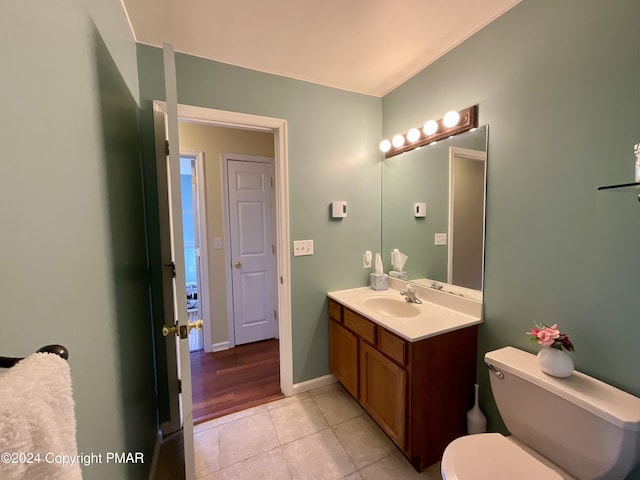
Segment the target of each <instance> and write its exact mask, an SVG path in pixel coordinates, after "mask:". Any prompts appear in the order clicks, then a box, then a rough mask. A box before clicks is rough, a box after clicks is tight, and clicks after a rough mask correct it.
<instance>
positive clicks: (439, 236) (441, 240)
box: [433, 233, 447, 245]
mask: <svg viewBox="0 0 640 480" xmlns="http://www.w3.org/2000/svg"><path fill="white" fill-rule="evenodd" d="M434 237H435V238H434V242H433V244H434V245H446V244H447V234H446V233H436V234H435V235H434Z"/></svg>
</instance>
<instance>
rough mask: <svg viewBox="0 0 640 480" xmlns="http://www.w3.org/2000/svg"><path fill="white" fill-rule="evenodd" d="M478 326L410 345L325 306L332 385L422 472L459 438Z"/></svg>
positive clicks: (342, 309)
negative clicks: (339, 387)
mask: <svg viewBox="0 0 640 480" xmlns="http://www.w3.org/2000/svg"><path fill="white" fill-rule="evenodd" d="M477 333H478V326H477V325H472V326H468V327H465V328H461V329H458V330H454V331H451V332H446V333H442V334H439V335H436V336H433V337H429V338H426V339H423V340H419V341H414V342H412V341H409V340H407V339H405V338H401V337H400V336H398V335H396V334H394V333H393V332H391V331H389V330H387V329H386V328H384V327H382V326H380V325H378V324H376V323H374V322H372V321H371V320H369V319H367V318H365V317H364V316H362V315H360V314H358V313H357V312H355V311H353V310H351V309H349V308H348V307H346V306H344V305H341V304H340V303H338V302H336V301H335V300H333V299H329V357H330V368H331V372H332V373H333V375H334V376H335V377H336V379H337V380H338V381H339V382H340V383H341V384H342V385H343V386H344V387H345V388H346V390H347V391H348V392H349V393H350V394H351V395H352V396H353V397H354V398H355V399H356V400H357V401H358V403H359V404H360V405H361V406H362V407H363V408H364V409H365V411H366V412H367V413H368V414H369V415H370V416H371V418H373V419H374V420H375V421H376V422H377V423H378V425H379V426H380V427H381V428H382V429H383V430H384V431H385V433H386V434H387V435H388V436H389V438H390V439H391V440H392V441H393V442H394V443H395V444H396V445H397V446H398V447H399V448H400V449H401V450H402V452H403V453H404V455H405V456H406V457H407V458H408V459H409V461H410V462H411V464H412V465H413V466H414V467H415V468H416V470H418V471H422V470H423V469H424V468H426V467H428V466H429V465H432V464H434V463H436V462H437V461H439V460H440V459H441V457H442V453H443V452H444V449H445V447H446V446H447V445H448V444H449V443H450V442H451V441H452V440H454V439H455V438H457V437H460V436H462V435H464V434H465V433H466V413H467V411H468V410H469V409H470V408H471V407H472V406H473V400H474V383H475V377H476V353H477Z"/></svg>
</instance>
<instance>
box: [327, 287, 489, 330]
mask: <svg viewBox="0 0 640 480" xmlns="http://www.w3.org/2000/svg"><path fill="white" fill-rule="evenodd" d="M390 280H391V279H390ZM394 280H395V279H394ZM405 284H406V282H401V281H394V282H390V287H391V288H389V289H388V290H382V291H376V290H373V289H371V287H359V288H351V289H348V290H339V291H335V292H329V293H328V296H329V298H332V299H333V300H335V301H337V302H339V303H341V304H342V305H344V306H346V307H348V308H350V309H351V310H354V311H355V312H358V313H359V314H360V315H362V316H364V317H366V318H368V319H369V320H371V321H372V322H374V323H377V324H378V325H380V326H382V327H384V328H386V329H388V330H390V331H392V332H393V333H395V334H396V335H399V336H400V337H402V338H404V339H406V340H409V341H410V342H417V341H419V340H423V339H425V338H429V337H434V336H436V335H441V334H443V333H446V332H451V331H453V330H458V329H461V328H465V327H470V326H471V325H477V324H479V323H482V313H481V312H482V304H481V303H480V304H479V305H478V302H475V301H473V300H465V299H461V298H447V297H446V296H451V297H455V296H454V295H451V294H447V293H441V292H437V291H433V292H430V291H428V290H431V289H428V290H424V289H421V288H420V287H416V286H415V285H414V287H416V293H417V296H418V298H419V299H420V300H422V303H421V304H414V303H410V304H408V305H410V306H411V308H414V307H415V309H417V310H416V312H415V314H413V316H407V317H397V316H391V315H388V314H386V313H384V312H383V311H382V310H384V309H382V310H381V309H378V308H374V307H372V306H371V303H370V300H371V299H373V298H388V299H393V300H395V299H399V300H400V301H405V300H404V298H403V297H402V296H401V295H400V289H404V286H405ZM394 287H395V288H394ZM466 302H473V303H472V304H467V303H466ZM456 307H458V308H456Z"/></svg>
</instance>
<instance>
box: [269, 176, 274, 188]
mask: <svg viewBox="0 0 640 480" xmlns="http://www.w3.org/2000/svg"><path fill="white" fill-rule="evenodd" d="M269 180H270V181H271V188H273V177H269Z"/></svg>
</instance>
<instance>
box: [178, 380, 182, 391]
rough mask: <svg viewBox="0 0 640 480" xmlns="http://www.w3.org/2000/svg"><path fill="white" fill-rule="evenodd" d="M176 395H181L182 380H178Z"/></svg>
mask: <svg viewBox="0 0 640 480" xmlns="http://www.w3.org/2000/svg"><path fill="white" fill-rule="evenodd" d="M178 393H182V380H181V379H178Z"/></svg>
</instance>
